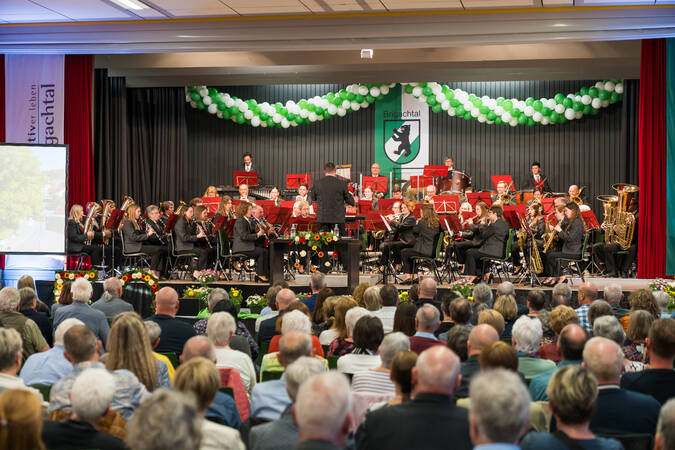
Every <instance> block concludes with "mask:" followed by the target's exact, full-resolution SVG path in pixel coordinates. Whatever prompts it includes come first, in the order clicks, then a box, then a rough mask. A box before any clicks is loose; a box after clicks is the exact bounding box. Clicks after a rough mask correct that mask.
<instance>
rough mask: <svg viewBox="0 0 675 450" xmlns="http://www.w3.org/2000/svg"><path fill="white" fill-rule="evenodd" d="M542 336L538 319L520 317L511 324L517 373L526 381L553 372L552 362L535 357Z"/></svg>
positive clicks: (553, 365) (553, 364)
mask: <svg viewBox="0 0 675 450" xmlns="http://www.w3.org/2000/svg"><path fill="white" fill-rule="evenodd" d="M497 301H499V299H498V300H497ZM542 334H543V331H542V329H541V322H539V319H533V318H531V317H527V316H521V317H520V318H519V319H518V320H516V322H515V323H514V324H513V335H512V340H511V345H513V348H515V349H516V351H517V352H518V371H519V372H520V373H522V374H523V375H524V376H525V379H526V380H528V381H529V380H531V379H532V378H533V377H534V376H535V375H538V374H540V373H542V372H546V371H547V370H555V368H556V366H555V363H554V362H553V361H549V360H548V359H541V358H539V356H537V350H539V345H540V344H541V336H542Z"/></svg>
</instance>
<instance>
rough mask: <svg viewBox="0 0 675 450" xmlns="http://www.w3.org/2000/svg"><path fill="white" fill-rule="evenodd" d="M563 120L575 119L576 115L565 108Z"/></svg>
mask: <svg viewBox="0 0 675 450" xmlns="http://www.w3.org/2000/svg"><path fill="white" fill-rule="evenodd" d="M565 119H567V120H574V119H576V115H575V114H574V110H573V109H572V108H567V109H566V110H565Z"/></svg>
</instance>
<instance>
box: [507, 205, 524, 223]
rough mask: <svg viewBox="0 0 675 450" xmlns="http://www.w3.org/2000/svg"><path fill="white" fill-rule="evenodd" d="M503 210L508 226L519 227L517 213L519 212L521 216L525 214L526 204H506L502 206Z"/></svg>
mask: <svg viewBox="0 0 675 450" xmlns="http://www.w3.org/2000/svg"><path fill="white" fill-rule="evenodd" d="M503 210H504V220H505V221H506V223H508V224H509V227H510V228H520V218H519V217H518V214H520V215H521V216H525V214H526V211H527V206H526V205H507V206H504V207H503Z"/></svg>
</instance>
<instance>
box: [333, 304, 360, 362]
mask: <svg viewBox="0 0 675 450" xmlns="http://www.w3.org/2000/svg"><path fill="white" fill-rule="evenodd" d="M369 315H370V312H368V310H367V309H366V308H362V307H360V306H357V307H356V308H351V309H350V310H349V311H347V314H345V325H346V327H347V337H345V338H342V337H337V338H335V339H334V340H333V342H331V344H330V346H329V347H328V356H343V355H346V354H347V353H351V352H352V351H353V350H354V347H355V346H354V327H355V326H356V322H358V321H359V319H360V318H361V317H364V316H369Z"/></svg>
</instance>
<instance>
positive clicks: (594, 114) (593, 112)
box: [591, 108, 600, 116]
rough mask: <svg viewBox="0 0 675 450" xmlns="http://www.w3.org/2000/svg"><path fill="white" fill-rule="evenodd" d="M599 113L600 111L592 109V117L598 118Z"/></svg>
mask: <svg viewBox="0 0 675 450" xmlns="http://www.w3.org/2000/svg"><path fill="white" fill-rule="evenodd" d="M599 112H600V109H595V108H591V115H592V116H597V115H598V113H599Z"/></svg>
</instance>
